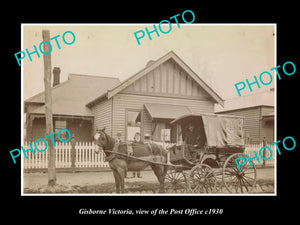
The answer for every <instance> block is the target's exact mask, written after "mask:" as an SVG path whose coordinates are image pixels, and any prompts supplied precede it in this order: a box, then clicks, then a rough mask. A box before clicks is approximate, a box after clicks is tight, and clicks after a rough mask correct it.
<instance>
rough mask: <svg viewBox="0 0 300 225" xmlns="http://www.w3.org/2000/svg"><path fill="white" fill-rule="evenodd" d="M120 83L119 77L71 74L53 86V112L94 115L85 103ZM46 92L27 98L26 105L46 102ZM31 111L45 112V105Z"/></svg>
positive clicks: (57, 113) (58, 113)
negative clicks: (65, 79)
mask: <svg viewBox="0 0 300 225" xmlns="http://www.w3.org/2000/svg"><path fill="white" fill-rule="evenodd" d="M119 83H120V80H119V79H118V78H112V77H101V76H90V75H79V74H69V77H68V80H67V81H65V82H63V83H61V84H59V85H56V86H55V87H52V89H51V90H52V113H53V114H56V115H74V116H93V114H92V113H91V111H90V109H89V108H87V107H86V106H85V105H86V103H87V102H89V101H91V100H93V99H95V98H96V97H97V96H99V95H102V94H103V93H106V92H107V90H108V89H109V88H111V87H113V86H116V85H118V84H119ZM44 97H45V95H44V92H40V93H39V94H37V95H34V96H33V97H31V98H29V99H27V100H25V107H26V105H27V104H30V103H40V104H44V102H45V100H44ZM30 113H38V114H44V113H45V106H44V105H42V106H41V107H39V108H36V109H34V110H32V111H31V112H30Z"/></svg>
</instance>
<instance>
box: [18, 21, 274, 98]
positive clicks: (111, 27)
mask: <svg viewBox="0 0 300 225" xmlns="http://www.w3.org/2000/svg"><path fill="white" fill-rule="evenodd" d="M156 25H157V24H156ZM167 26H168V25H167ZM145 27H147V28H148V29H149V30H150V31H151V30H152V29H153V24H127V25H121V24H97V25H94V24H93V25H91V24H90V25H87V24H86V25H83V24H78V25H74V24H72V25H68V24H66V25H60V24H59V25H58V24H52V25H47V24H45V25H41V24H38V25H34V24H23V32H22V33H23V39H22V40H23V43H22V49H21V51H25V49H28V51H29V52H32V51H34V47H33V46H34V45H35V46H36V47H37V48H38V46H39V44H40V43H41V42H42V41H43V40H42V30H43V29H46V30H49V31H50V37H54V36H56V35H60V37H59V38H58V39H57V40H58V41H59V43H60V46H61V49H58V47H57V45H56V43H55V41H54V40H52V41H51V44H52V47H53V48H52V52H51V61H52V68H53V67H60V69H61V75H60V82H64V81H65V80H67V79H68V74H70V73H75V74H82V75H95V76H107V77H118V78H119V79H120V80H121V81H123V80H125V79H126V78H128V77H130V76H132V75H133V74H135V73H136V72H138V71H139V70H141V69H142V68H144V67H145V66H146V64H147V62H148V61H149V60H156V59H158V58H160V57H161V56H163V55H165V54H166V53H168V52H169V51H171V50H173V51H174V52H175V53H176V54H177V55H178V56H179V57H180V58H181V59H182V60H183V61H184V62H185V63H186V64H187V65H188V66H189V67H190V68H191V69H192V70H193V71H194V72H196V74H198V76H199V77H200V78H202V79H203V80H204V81H205V82H206V83H207V84H208V85H209V86H211V87H212V88H213V89H214V90H215V91H216V92H217V93H218V94H219V95H220V96H221V98H223V99H224V100H226V99H231V98H237V97H238V94H237V91H236V89H235V87H234V84H236V83H238V82H241V81H244V82H245V79H246V78H247V79H249V81H254V78H253V76H254V75H256V76H257V77H259V74H260V73H261V72H263V71H269V72H271V71H270V68H273V67H275V66H276V65H275V39H276V28H275V26H274V25H273V24H264V25H258V24H254V25H242V24H239V25H232V24H227V25H223V24H214V25H211V24H206V25H204V24H180V28H178V27H177V25H176V23H175V24H174V25H173V26H172V29H171V31H170V32H169V33H168V34H163V33H161V32H160V33H159V34H160V36H159V37H158V36H157V35H156V34H155V33H152V34H151V37H152V40H149V38H148V37H147V35H145V37H144V38H143V39H140V42H141V44H140V45H138V43H137V41H136V39H135V37H134V32H136V31H139V30H144V31H145ZM167 28H168V27H163V28H162V29H163V30H167ZM66 31H72V32H73V33H74V34H75V37H76V40H75V42H74V43H73V44H71V45H66V44H65V43H64V42H63V41H62V35H63V34H64V33H65V32H66ZM274 33H275V35H274ZM65 37H66V40H67V41H68V42H69V41H72V37H71V35H69V34H68V35H66V36H65ZM31 57H32V61H30V60H29V58H28V56H27V55H26V57H25V59H24V60H22V62H21V63H22V71H23V77H22V79H23V99H24V100H25V99H27V98H29V97H31V96H33V95H35V94H37V93H39V92H41V91H43V90H44V80H43V78H44V68H43V55H42V54H41V53H40V58H38V57H37V55H36V54H33V55H31ZM16 63H17V61H16ZM271 74H273V78H274V77H275V76H276V75H275V76H274V71H272V72H271ZM274 80H275V79H273V82H272V83H271V84H270V85H267V86H263V85H261V86H262V87H261V88H260V89H258V88H257V87H255V86H253V93H254V92H255V94H257V93H259V92H264V91H267V90H269V89H270V88H273V87H274ZM241 93H242V95H248V94H251V92H250V91H249V89H248V90H246V89H245V90H244V91H242V92H241Z"/></svg>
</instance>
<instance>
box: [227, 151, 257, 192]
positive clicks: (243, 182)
mask: <svg viewBox="0 0 300 225" xmlns="http://www.w3.org/2000/svg"><path fill="white" fill-rule="evenodd" d="M239 157H244V158H246V157H245V155H244V154H242V153H236V154H233V155H231V156H229V157H228V158H227V160H226V161H225V163H224V165H223V183H224V185H225V187H226V189H227V190H228V192H229V193H241V194H243V193H249V192H251V191H252V189H253V188H254V187H255V185H256V168H255V165H254V163H253V162H251V163H252V164H253V167H250V165H249V163H245V164H244V165H241V166H240V170H241V171H239V169H238V167H237V165H236V162H235V159H238V158H239ZM238 161H239V160H238Z"/></svg>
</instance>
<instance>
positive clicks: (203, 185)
mask: <svg viewBox="0 0 300 225" xmlns="http://www.w3.org/2000/svg"><path fill="white" fill-rule="evenodd" d="M216 187H217V178H216V176H215V174H214V171H213V170H212V168H211V167H210V166H208V165H206V164H197V165H195V166H194V167H193V168H192V169H191V170H190V172H189V175H188V189H189V191H190V192H191V193H215V192H216Z"/></svg>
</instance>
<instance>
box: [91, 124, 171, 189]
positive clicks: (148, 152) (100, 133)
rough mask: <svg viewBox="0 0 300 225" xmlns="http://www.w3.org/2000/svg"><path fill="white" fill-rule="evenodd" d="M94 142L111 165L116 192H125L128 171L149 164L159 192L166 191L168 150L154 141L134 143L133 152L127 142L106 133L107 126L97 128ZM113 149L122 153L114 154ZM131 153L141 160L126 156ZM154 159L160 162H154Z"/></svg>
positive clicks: (137, 169)
mask: <svg viewBox="0 0 300 225" xmlns="http://www.w3.org/2000/svg"><path fill="white" fill-rule="evenodd" d="M94 143H95V145H96V149H95V153H98V152H99V151H100V150H101V149H102V150H103V151H104V153H105V156H106V159H107V160H108V162H109V167H110V168H111V170H112V171H113V175H114V178H115V184H116V193H125V191H124V179H125V174H126V172H127V171H139V170H143V169H145V168H146V167H147V166H150V167H151V168H152V170H153V172H154V174H155V175H156V177H157V179H158V182H159V193H164V191H165V190H164V189H165V188H164V182H165V176H166V173H167V170H168V166H166V165H163V164H165V163H167V153H168V152H167V150H165V149H163V148H162V147H161V146H159V145H157V144H153V143H151V144H150V143H148V144H143V143H132V151H133V152H131V151H129V149H128V146H127V144H126V143H120V142H117V141H116V140H115V139H114V138H113V137H111V136H109V135H108V134H107V133H105V128H104V129H102V130H97V132H96V134H95V135H94ZM130 150H131V149H130ZM111 151H115V152H118V153H121V154H122V155H121V156H120V155H117V154H114V153H112V152H111ZM129 154H132V155H133V156H134V157H136V158H139V159H141V160H138V159H130V158H129V157H126V156H127V155H129ZM154 161H155V162H158V163H156V164H155V163H152V162H154Z"/></svg>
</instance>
